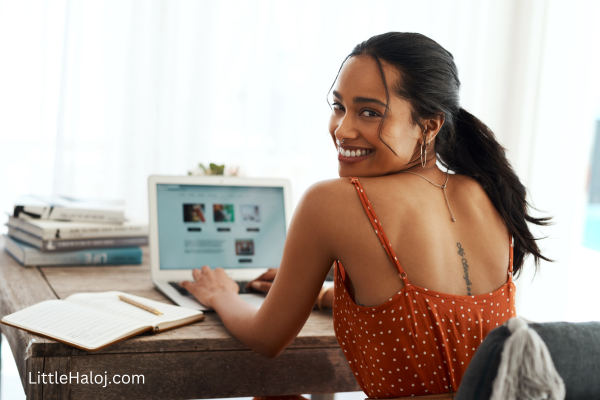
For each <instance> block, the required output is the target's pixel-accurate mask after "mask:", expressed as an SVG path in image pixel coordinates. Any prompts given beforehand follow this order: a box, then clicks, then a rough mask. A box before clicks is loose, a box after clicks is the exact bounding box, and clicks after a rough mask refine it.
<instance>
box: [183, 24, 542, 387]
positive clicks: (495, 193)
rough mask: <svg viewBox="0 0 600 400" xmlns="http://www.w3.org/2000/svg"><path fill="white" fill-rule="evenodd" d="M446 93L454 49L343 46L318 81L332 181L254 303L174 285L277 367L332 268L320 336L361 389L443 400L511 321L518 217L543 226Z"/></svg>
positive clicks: (307, 203) (206, 280)
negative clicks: (331, 70)
mask: <svg viewBox="0 0 600 400" xmlns="http://www.w3.org/2000/svg"><path fill="white" fill-rule="evenodd" d="M459 86H460V82H459V80H458V74H457V70H456V66H455V65H454V61H453V58H452V55H451V54H450V53H449V52H448V51H446V50H445V49H443V48H442V47H441V46H440V45H439V44H437V43H436V42H434V41H433V40H431V39H429V38H427V37H425V36H423V35H419V34H413V33H398V32H390V33H387V34H383V35H378V36H375V37H372V38H371V39H369V40H367V41H365V42H363V43H361V44H359V45H358V46H356V48H355V49H354V51H353V52H352V53H351V54H350V55H349V56H348V58H347V59H346V60H345V61H344V63H343V64H342V67H341V69H340V71H339V74H338V77H337V78H336V80H335V81H334V84H333V87H332V89H333V90H332V104H331V106H332V113H331V118H330V122H329V132H330V135H331V138H332V140H333V142H334V145H335V146H336V147H337V149H338V152H337V157H338V160H339V175H340V179H335V180H331V181H325V182H319V183H317V184H315V185H313V186H312V187H311V188H310V189H309V190H308V191H307V192H306V193H305V194H304V196H303V198H302V200H301V201H300V203H299V205H298V207H297V209H296V212H295V214H294V216H293V219H292V223H291V225H290V229H289V233H288V236H287V239H286V243H285V248H284V254H283V259H282V262H281V266H280V268H279V271H278V272H277V276H276V279H275V280H274V282H273V285H272V286H271V288H270V291H269V295H268V296H267V298H266V300H265V302H264V304H263V305H262V307H261V308H260V309H256V308H254V307H253V306H251V305H249V304H247V303H245V302H244V301H242V300H241V299H240V298H239V296H238V295H237V291H238V286H237V285H236V284H235V283H234V282H233V281H231V280H230V279H229V278H228V277H227V275H226V274H225V272H224V271H223V270H221V269H216V270H211V269H210V268H209V267H208V266H203V267H202V268H201V269H200V270H195V271H194V282H182V286H183V287H185V288H186V289H187V290H189V291H190V292H191V293H192V294H193V295H194V296H196V298H197V299H198V300H199V301H200V302H202V303H204V304H205V305H207V306H209V307H212V308H214V309H215V310H216V311H217V313H219V315H220V317H221V319H222V320H223V322H224V324H225V326H226V327H227V329H228V330H229V331H230V332H231V333H232V334H233V335H234V336H235V337H237V338H238V339H240V340H241V341H242V342H244V343H245V344H246V345H247V346H249V347H250V348H252V349H253V350H255V351H257V352H259V353H261V354H263V355H265V356H268V357H276V356H277V355H279V354H280V353H281V352H282V351H283V350H284V349H285V348H286V347H287V346H288V345H289V344H290V343H291V342H292V341H293V340H294V338H295V337H296V335H297V334H298V332H299V331H300V329H301V328H302V326H303V325H304V323H305V322H306V319H307V318H308V315H309V314H310V312H311V310H312V308H313V306H314V304H315V301H316V300H317V299H318V300H319V304H320V303H321V301H322V300H323V296H319V293H320V292H321V288H322V285H323V281H324V280H325V277H326V275H327V273H328V271H329V269H330V266H331V265H332V263H333V264H334V265H335V285H334V293H333V298H332V299H331V301H332V303H333V309H334V312H333V318H334V328H335V331H336V336H337V338H338V341H339V343H340V346H341V348H342V349H343V351H344V354H345V356H346V358H347V360H348V363H349V365H350V368H351V369H352V370H353V372H354V374H355V376H356V379H357V381H358V383H359V384H360V385H361V388H362V389H363V391H364V392H365V393H366V394H367V395H368V396H370V397H376V398H394V397H399V396H420V395H430V394H440V395H442V396H445V395H448V396H451V393H452V392H453V391H455V390H456V389H457V388H458V386H459V384H460V382H461V379H462V376H463V373H464V371H465V369H466V368H467V366H468V364H469V361H470V360H471V358H472V357H473V354H474V352H475V351H476V349H477V347H478V346H479V344H480V343H481V342H482V341H483V339H484V337H485V336H486V335H487V334H488V333H489V332H490V331H491V330H492V329H494V328H496V327H497V326H498V325H499V324H502V323H503V322H505V321H506V320H508V319H509V318H510V317H512V316H514V315H515V286H514V283H513V271H514V272H517V271H519V270H520V268H521V267H522V264H523V258H524V257H525V256H526V255H528V254H532V255H533V256H534V258H535V259H536V260H538V259H540V258H544V257H543V256H542V255H541V254H540V251H539V249H538V248H537V245H536V244H535V241H534V238H533V236H532V234H531V232H530V231H529V229H528V227H527V222H530V223H533V224H538V225H543V224H545V223H546V219H543V218H542V219H536V218H533V217H531V216H530V215H529V210H528V205H527V202H526V201H525V188H524V186H523V185H522V184H521V182H520V181H519V179H518V177H517V176H516V174H515V173H514V171H513V169H512V167H511V166H510V164H509V162H508V161H507V160H506V157H505V155H504V149H503V148H502V147H501V146H500V145H499V144H498V142H497V141H496V139H495V138H494V135H493V133H492V132H491V131H490V130H489V129H488V128H487V127H486V126H485V125H484V124H483V123H482V122H481V121H479V120H478V119H477V118H475V117H474V116H473V115H471V114H470V113H468V112H467V111H465V110H464V109H462V108H461V107H460V105H459V101H458V98H459V96H458V90H459ZM438 163H439V164H441V165H442V166H444V167H446V169H447V170H446V171H441V170H440V169H439V168H438V166H437V165H438ZM448 169H449V170H452V172H453V173H452V174H449V171H448ZM404 172H406V174H405V173H404ZM440 188H441V189H442V190H441V191H440ZM367 193H369V196H367ZM450 204H452V208H451V207H450ZM384 225H385V229H384ZM325 303H327V301H325Z"/></svg>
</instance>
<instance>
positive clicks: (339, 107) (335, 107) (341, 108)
mask: <svg viewBox="0 0 600 400" xmlns="http://www.w3.org/2000/svg"><path fill="white" fill-rule="evenodd" d="M331 107H333V108H334V109H335V110H343V109H344V107H343V106H342V105H341V104H340V103H338V102H337V101H336V102H334V103H332V104H331Z"/></svg>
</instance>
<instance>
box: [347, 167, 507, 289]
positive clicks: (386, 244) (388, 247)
mask: <svg viewBox="0 0 600 400" xmlns="http://www.w3.org/2000/svg"><path fill="white" fill-rule="evenodd" d="M350 182H351V183H353V184H354V187H355V188H356V192H357V193H358V197H359V198H360V202H361V203H362V205H363V208H364V209H365V212H366V213H367V217H369V221H371V225H372V226H373V229H374V230H375V234H376V235H377V237H378V238H379V241H380V242H381V244H382V245H383V248H384V249H385V251H386V253H387V255H388V257H389V258H390V260H391V261H392V263H393V264H394V265H395V266H396V269H397V270H398V275H399V276H400V278H401V279H402V281H403V282H404V286H410V282H409V281H408V278H407V276H406V273H405V272H404V270H403V269H402V266H401V265H400V261H398V257H396V253H394V250H393V249H392V244H391V243H390V241H389V240H388V238H387V235H386V234H385V232H384V231H383V226H381V221H379V219H378V218H377V215H376V214H375V210H373V208H372V207H371V202H370V201H369V198H368V197H367V193H366V192H365V190H364V188H363V186H362V185H361V183H360V181H359V180H358V178H356V177H352V178H350ZM511 258H512V256H511Z"/></svg>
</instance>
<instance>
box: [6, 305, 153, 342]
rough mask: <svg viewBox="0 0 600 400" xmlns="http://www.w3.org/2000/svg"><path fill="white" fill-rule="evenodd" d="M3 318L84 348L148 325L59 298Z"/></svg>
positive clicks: (109, 340) (111, 339) (110, 340)
mask: <svg viewBox="0 0 600 400" xmlns="http://www.w3.org/2000/svg"><path fill="white" fill-rule="evenodd" d="M3 320H4V321H6V322H8V323H11V324H14V325H17V326H21V327H23V328H26V329H28V330H31V331H34V332H38V333H41V334H43V335H48V336H53V337H56V338H58V339H61V340H64V341H67V342H71V343H74V344H77V345H79V346H81V347H87V348H97V347H101V346H103V345H105V344H107V343H110V342H112V341H114V340H116V339H117V338H119V337H121V336H123V335H127V334H129V333H130V332H133V331H135V330H138V329H140V328H143V327H145V326H149V325H150V324H147V323H144V322H140V321H136V320H132V319H127V318H123V317H121V316H118V315H111V314H108V313H105V312H102V311H98V310H91V309H89V308H87V307H83V306H80V305H77V304H73V303H69V302H66V301H62V300H48V301H43V302H41V303H38V304H35V305H33V306H31V307H28V308H26V309H24V310H21V311H17V312H16V313H13V314H10V315H7V316H6V317H4V318H3Z"/></svg>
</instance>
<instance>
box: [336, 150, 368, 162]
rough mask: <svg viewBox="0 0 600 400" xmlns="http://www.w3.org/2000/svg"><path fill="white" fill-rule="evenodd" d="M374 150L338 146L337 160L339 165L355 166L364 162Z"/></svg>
mask: <svg viewBox="0 0 600 400" xmlns="http://www.w3.org/2000/svg"><path fill="white" fill-rule="evenodd" d="M373 152H374V150H372V149H367V148H364V147H356V146H339V147H338V160H339V162H341V163H346V164H355V163H359V162H361V161H363V160H365V159H366V158H367V157H369V156H370V155H371V154H373Z"/></svg>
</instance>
